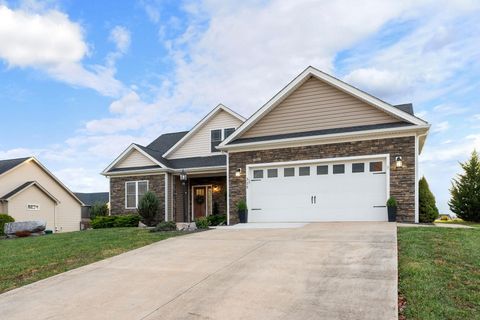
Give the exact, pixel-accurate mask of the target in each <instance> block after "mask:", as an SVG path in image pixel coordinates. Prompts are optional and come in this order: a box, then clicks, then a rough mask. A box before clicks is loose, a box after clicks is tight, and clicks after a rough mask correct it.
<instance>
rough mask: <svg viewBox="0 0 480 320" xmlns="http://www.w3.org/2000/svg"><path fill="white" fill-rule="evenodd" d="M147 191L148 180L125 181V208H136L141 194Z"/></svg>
mask: <svg viewBox="0 0 480 320" xmlns="http://www.w3.org/2000/svg"><path fill="white" fill-rule="evenodd" d="M147 191H148V181H128V182H125V208H127V209H136V208H138V203H139V202H140V200H141V199H142V197H143V195H144V194H145V193H147Z"/></svg>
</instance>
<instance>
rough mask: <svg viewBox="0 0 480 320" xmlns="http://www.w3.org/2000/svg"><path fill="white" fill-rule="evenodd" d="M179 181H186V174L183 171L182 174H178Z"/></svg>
mask: <svg viewBox="0 0 480 320" xmlns="http://www.w3.org/2000/svg"><path fill="white" fill-rule="evenodd" d="M180 181H187V173H186V172H185V170H182V172H180Z"/></svg>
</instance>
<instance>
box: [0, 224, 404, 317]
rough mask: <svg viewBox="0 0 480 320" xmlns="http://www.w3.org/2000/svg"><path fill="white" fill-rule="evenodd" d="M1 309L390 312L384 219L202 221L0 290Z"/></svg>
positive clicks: (101, 313) (393, 258) (392, 234)
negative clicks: (206, 224) (180, 232)
mask: <svg viewBox="0 0 480 320" xmlns="http://www.w3.org/2000/svg"><path fill="white" fill-rule="evenodd" d="M0 310H1V311H0V312H1V317H2V318H3V319H9V320H12V319H89V320H92V319H396V318H397V244H396V225H395V224H392V223H390V224H389V223H312V224H307V225H305V226H303V227H298V228H283V229H272V228H270V229H233V230H225V229H219V230H212V231H208V232H202V233H197V234H192V235H188V236H183V237H178V238H172V239H168V240H165V241H161V242H158V243H155V244H152V245H149V246H147V247H143V248H140V249H137V250H134V251H130V252H128V253H125V254H122V255H119V256H116V257H113V258H110V259H107V260H103V261H100V262H97V263H94V264H91V265H88V266H85V267H82V268H78V269H75V270H72V271H70V272H66V273H63V274H61V275H58V276H55V277H52V278H49V279H45V280H43V281H39V282H37V283H34V284H31V285H28V286H25V287H23V288H19V289H16V290H13V291H10V292H7V293H5V294H3V295H0Z"/></svg>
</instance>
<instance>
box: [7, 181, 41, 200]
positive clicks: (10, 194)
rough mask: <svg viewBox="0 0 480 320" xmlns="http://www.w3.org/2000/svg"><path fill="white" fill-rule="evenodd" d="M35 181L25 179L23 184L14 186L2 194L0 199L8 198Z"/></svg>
mask: <svg viewBox="0 0 480 320" xmlns="http://www.w3.org/2000/svg"><path fill="white" fill-rule="evenodd" d="M34 182H35V181H27V182H25V183H24V184H22V185H20V186H18V187H16V188H15V189H13V190H12V191H10V192H9V193H7V194H6V195H4V196H3V197H1V198H0V200H7V199H8V198H10V197H12V196H14V195H16V194H17V193H19V192H20V191H22V190H23V189H25V188H27V187H29V186H30V185H31V184H32V183H34Z"/></svg>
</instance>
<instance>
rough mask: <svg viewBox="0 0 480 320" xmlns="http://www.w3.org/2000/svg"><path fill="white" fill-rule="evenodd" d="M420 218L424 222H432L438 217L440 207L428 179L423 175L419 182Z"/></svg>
mask: <svg viewBox="0 0 480 320" xmlns="http://www.w3.org/2000/svg"><path fill="white" fill-rule="evenodd" d="M418 200H419V212H418V213H419V220H420V222H423V223H431V222H433V221H435V219H437V218H438V208H437V205H436V203H435V196H434V195H433V193H432V192H431V191H430V187H429V186H428V182H427V179H425V177H422V179H420V181H419V183H418Z"/></svg>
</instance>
